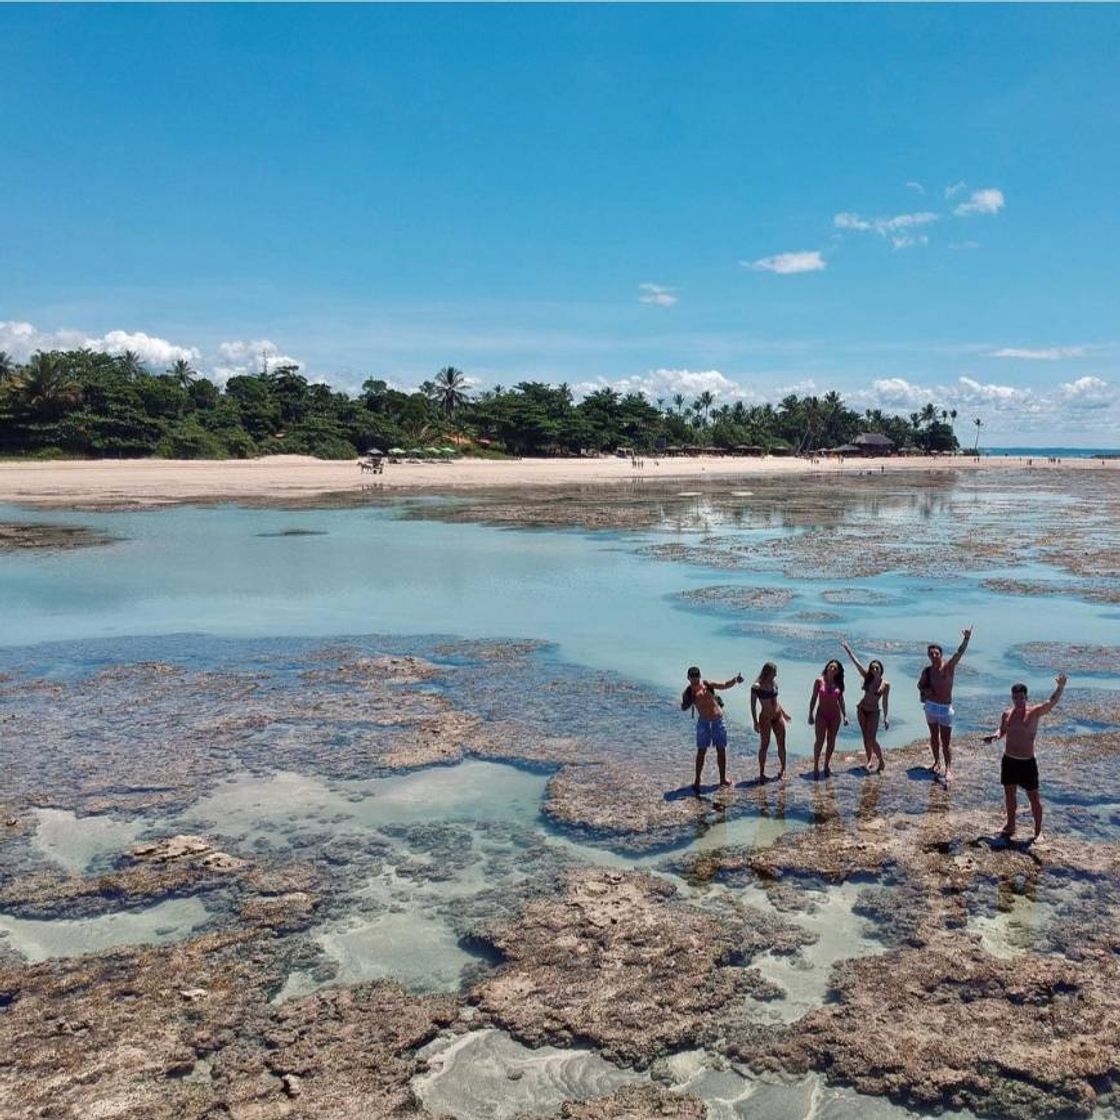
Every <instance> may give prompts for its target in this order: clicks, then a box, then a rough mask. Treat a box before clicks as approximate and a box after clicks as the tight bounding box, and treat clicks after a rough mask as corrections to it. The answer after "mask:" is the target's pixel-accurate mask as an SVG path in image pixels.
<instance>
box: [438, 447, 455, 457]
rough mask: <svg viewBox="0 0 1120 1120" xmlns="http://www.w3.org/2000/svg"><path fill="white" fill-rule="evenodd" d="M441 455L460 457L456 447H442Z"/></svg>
mask: <svg viewBox="0 0 1120 1120" xmlns="http://www.w3.org/2000/svg"><path fill="white" fill-rule="evenodd" d="M439 453H440V454H441V455H458V452H457V451H456V450H455V448H454V447H441V448H439Z"/></svg>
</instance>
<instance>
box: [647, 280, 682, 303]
mask: <svg viewBox="0 0 1120 1120" xmlns="http://www.w3.org/2000/svg"><path fill="white" fill-rule="evenodd" d="M673 291H674V289H673V288H664V287H662V286H661V285H660V284H639V285H638V292H639V295H638V302H639V303H654V304H656V305H657V306H658V307H672V306H673V304H674V303H676V302H677V297H676V296H675V295H674V294H673Z"/></svg>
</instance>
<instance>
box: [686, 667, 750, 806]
mask: <svg viewBox="0 0 1120 1120" xmlns="http://www.w3.org/2000/svg"><path fill="white" fill-rule="evenodd" d="M742 681H743V674H742V673H739V674H738V675H736V676H734V677H732V678H731V679H730V680H729V681H724V682H723V684H716V683H715V682H714V681H705V680H702V679H701V677H700V670H699V669H698V668H697V667H696V666H695V665H693V666H692V667H691V668H690V669H689V670H688V687H687V688H685V690H684V692H683V693H681V711H682V712H687V711H688V710H689V709H693V710H694V711H695V713H696V781H694V782H693V783H692V788H693V791H694V792H695V793H696V794H699V793H700V776H701V774H703V772H704V760H705V759H706V758H707V757H708V748H709V747H710V746H712V745H713V744H714V745H715V748H716V763H717V764H718V766H719V784H720V785H721V786H729V785H731V782H730V780H729V779H728V777H727V727H726V725H725V724H724V722H723V701H722V700H721V699H720V698H719V697H718V696H717V695H716V693H717V692H718V691H719V690H721V689H725V688H734V687H735V685H737V684H741V683H742Z"/></svg>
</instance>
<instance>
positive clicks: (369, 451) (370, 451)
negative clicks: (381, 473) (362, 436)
mask: <svg viewBox="0 0 1120 1120" xmlns="http://www.w3.org/2000/svg"><path fill="white" fill-rule="evenodd" d="M365 454H366V455H384V454H385V452H384V451H382V450H381V448H380V447H367V448H366V450H365Z"/></svg>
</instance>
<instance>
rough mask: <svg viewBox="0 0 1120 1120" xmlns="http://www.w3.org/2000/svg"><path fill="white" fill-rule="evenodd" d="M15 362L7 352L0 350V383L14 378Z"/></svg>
mask: <svg viewBox="0 0 1120 1120" xmlns="http://www.w3.org/2000/svg"><path fill="white" fill-rule="evenodd" d="M16 368H17V367H16V360H15V358H13V357H12V356H11V354H9V353H8V351H7V350H0V381H7V380H8V379H9V378H10V377H13V376H15V372H16Z"/></svg>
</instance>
